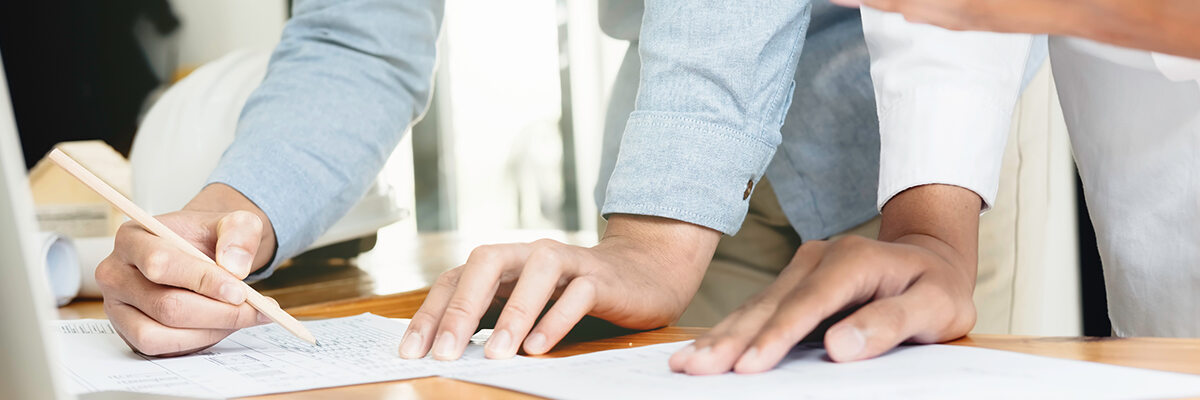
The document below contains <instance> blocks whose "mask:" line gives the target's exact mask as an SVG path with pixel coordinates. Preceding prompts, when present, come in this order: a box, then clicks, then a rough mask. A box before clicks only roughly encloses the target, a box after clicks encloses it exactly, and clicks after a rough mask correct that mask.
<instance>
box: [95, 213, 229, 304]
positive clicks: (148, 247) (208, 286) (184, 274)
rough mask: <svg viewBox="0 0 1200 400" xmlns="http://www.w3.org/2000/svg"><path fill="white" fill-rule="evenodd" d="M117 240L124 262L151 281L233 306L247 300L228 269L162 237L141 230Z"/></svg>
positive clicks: (117, 248) (118, 249) (120, 236)
mask: <svg viewBox="0 0 1200 400" xmlns="http://www.w3.org/2000/svg"><path fill="white" fill-rule="evenodd" d="M131 229H139V230H140V229H141V228H131ZM117 240H118V243H116V247H115V250H114V251H116V252H118V253H120V255H121V258H122V259H123V260H124V261H125V262H126V263H127V264H132V265H134V266H137V268H138V270H139V271H141V273H142V275H143V276H145V277H146V279H148V280H150V281H151V282H154V283H157V284H160V285H168V286H174V287H178V288H183V289H188V290H191V291H193V292H196V293H200V294H202V295H205V296H208V297H209V298H212V299H216V300H221V301H224V302H226V303H229V304H233V305H239V304H242V303H243V302H244V301H246V292H245V290H244V289H243V285H242V283H241V281H240V280H239V279H237V278H235V277H234V276H233V275H231V274H230V273H229V271H226V270H225V269H224V268H221V267H218V266H217V265H216V264H213V263H212V262H209V261H207V260H201V259H199V258H196V257H195V256H192V255H191V254H188V253H185V252H184V251H183V250H180V249H177V248H175V247H174V245H172V244H171V243H170V242H168V241H166V240H165V239H162V238H160V237H158V236H154V235H153V234H151V233H150V232H146V231H144V230H143V231H141V232H140V233H138V232H130V233H128V234H125V235H117Z"/></svg>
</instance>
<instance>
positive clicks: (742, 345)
mask: <svg viewBox="0 0 1200 400" xmlns="http://www.w3.org/2000/svg"><path fill="white" fill-rule="evenodd" d="M931 242H932V240H931V239H929V238H928V237H909V238H901V239H900V240H898V241H897V242H892V243H887V242H880V241H875V240H871V239H865V238H861V237H857V236H849V237H846V238H843V239H840V240H836V241H833V242H825V241H813V242H808V243H805V244H804V245H802V246H801V247H800V250H799V251H797V252H796V256H795V257H794V258H793V259H792V261H791V263H790V264H789V265H788V266H787V267H786V268H785V269H784V271H783V272H782V273H781V274H780V276H779V278H778V279H777V280H776V281H775V282H773V283H772V284H771V285H770V286H768V288H767V289H766V290H765V291H764V292H762V293H760V294H758V295H757V296H755V297H754V298H752V299H750V300H749V301H748V302H746V304H744V305H743V306H741V307H740V308H739V309H738V310H737V311H735V312H734V313H733V314H731V315H729V316H728V317H727V318H725V319H724V320H722V321H721V323H719V324H717V326H715V327H714V328H713V329H712V330H711V331H709V333H707V334H705V335H704V336H702V337H700V338H698V339H696V342H695V343H693V344H692V345H690V346H688V347H686V348H684V349H682V350H680V351H679V352H677V353H675V354H674V355H673V356H672V357H671V359H670V367H671V369H672V370H674V371H676V372H686V373H688V374H693V375H705V374H719V373H723V372H726V371H730V370H733V371H735V372H738V373H758V372H763V371H767V370H769V369H771V368H773V367H774V366H775V365H776V364H778V363H779V361H781V360H782V359H783V357H784V356H786V355H787V353H788V351H790V350H791V349H792V347H794V346H795V345H796V344H797V343H799V342H800V341H801V339H803V338H804V337H805V336H807V335H808V334H809V333H810V332H812V330H813V329H814V328H815V327H816V326H817V325H818V324H820V323H821V322H822V321H824V320H825V319H827V318H829V317H830V316H832V315H834V314H835V313H838V312H839V311H842V310H846V309H849V308H852V307H854V306H857V305H860V304H864V303H865V304H864V305H862V308H859V309H858V310H857V311H855V312H853V313H852V314H850V315H849V316H848V317H846V318H845V319H843V320H841V321H840V322H837V323H836V324H834V325H833V326H831V327H830V329H829V330H828V331H827V332H826V334H825V348H826V349H827V350H828V353H829V357H830V358H831V359H833V360H834V361H838V362H844V361H855V360H861V359H865V358H871V357H875V356H877V355H880V354H882V353H884V352H886V351H888V350H890V349H891V348H893V347H895V346H896V345H897V344H900V343H902V342H905V341H913V342H917V343H936V342H941V341H945V340H949V339H954V338H957V337H960V336H962V335H964V334H966V333H967V331H969V330H970V329H971V327H972V326H974V324H975V308H974V306H973V303H972V299H971V292H972V289H973V288H974V283H975V276H974V273H973V270H972V269H968V268H962V267H959V266H956V265H954V264H953V263H951V262H950V261H949V260H947V259H944V258H942V257H941V256H939V255H938V253H937V252H934V251H930V250H928V249H926V248H925V247H924V246H937V244H936V243H931Z"/></svg>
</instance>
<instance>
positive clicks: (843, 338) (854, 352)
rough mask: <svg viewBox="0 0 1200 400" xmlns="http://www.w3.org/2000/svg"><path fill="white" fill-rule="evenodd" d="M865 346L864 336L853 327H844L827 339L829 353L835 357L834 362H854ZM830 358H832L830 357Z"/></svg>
mask: <svg viewBox="0 0 1200 400" xmlns="http://www.w3.org/2000/svg"><path fill="white" fill-rule="evenodd" d="M866 344H867V338H866V336H863V333H862V331H860V330H858V328H855V327H846V328H842V329H840V330H838V331H837V332H834V334H833V335H832V336H831V337H830V338H829V344H828V346H829V348H828V349H827V350H829V353H830V354H832V355H834V356H836V358H835V360H839V361H843V360H854V359H856V358H858V356H859V355H860V354H862V351H863V348H864V347H865V346H866ZM831 358H832V357H831Z"/></svg>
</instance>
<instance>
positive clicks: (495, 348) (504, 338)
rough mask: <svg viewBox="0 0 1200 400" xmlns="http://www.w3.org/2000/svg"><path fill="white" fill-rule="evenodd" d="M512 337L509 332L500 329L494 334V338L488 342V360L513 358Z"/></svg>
mask: <svg viewBox="0 0 1200 400" xmlns="http://www.w3.org/2000/svg"><path fill="white" fill-rule="evenodd" d="M510 347H512V335H509V334H508V330H505V329H499V330H496V331H495V332H492V337H490V338H488V341H487V348H486V349H484V350H487V356H488V358H500V357H504V358H508V357H512V354H510V353H512V350H511V349H510Z"/></svg>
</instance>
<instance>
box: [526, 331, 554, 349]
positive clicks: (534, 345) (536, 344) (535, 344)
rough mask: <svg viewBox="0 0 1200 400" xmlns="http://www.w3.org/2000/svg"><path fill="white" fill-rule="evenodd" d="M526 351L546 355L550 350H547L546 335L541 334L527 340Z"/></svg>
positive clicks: (535, 334) (533, 335) (530, 336)
mask: <svg viewBox="0 0 1200 400" xmlns="http://www.w3.org/2000/svg"><path fill="white" fill-rule="evenodd" d="M525 349H526V350H531V351H530V353H536V354H541V353H545V352H546V351H547V350H549V349H547V348H546V335H543V334H541V333H534V334H532V335H529V337H527V338H525Z"/></svg>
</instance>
